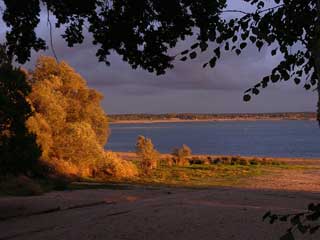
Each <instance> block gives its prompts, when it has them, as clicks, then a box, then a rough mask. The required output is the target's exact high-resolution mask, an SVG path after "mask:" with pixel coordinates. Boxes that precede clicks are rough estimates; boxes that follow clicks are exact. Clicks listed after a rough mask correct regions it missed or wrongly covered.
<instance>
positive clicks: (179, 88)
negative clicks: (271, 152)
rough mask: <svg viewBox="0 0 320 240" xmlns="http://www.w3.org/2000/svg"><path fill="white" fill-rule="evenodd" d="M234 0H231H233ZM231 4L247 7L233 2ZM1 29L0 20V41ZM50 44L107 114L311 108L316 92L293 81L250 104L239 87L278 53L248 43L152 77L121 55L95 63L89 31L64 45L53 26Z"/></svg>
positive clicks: (43, 32) (43, 31)
mask: <svg viewBox="0 0 320 240" xmlns="http://www.w3.org/2000/svg"><path fill="white" fill-rule="evenodd" d="M233 2H235V1H233ZM230 8H232V9H233V8H241V9H246V10H247V9H248V8H247V6H244V5H243V3H241V5H239V3H238V4H235V3H233V4H232V5H231V6H230ZM42 19H43V21H42V22H41V24H40V25H39V27H38V30H37V31H38V33H39V35H40V36H42V37H43V38H45V39H48V38H49V29H48V26H47V24H46V20H45V19H46V15H45V13H43V16H42ZM4 32H5V28H4V26H3V25H0V40H3V36H4ZM53 33H54V38H53V40H54V48H55V51H56V53H57V56H58V58H59V59H60V60H66V61H67V62H68V63H69V64H70V65H71V66H72V67H74V68H75V69H76V70H77V71H78V72H79V73H80V74H81V75H82V76H83V77H84V78H85V79H86V80H87V82H88V84H89V86H90V87H92V88H95V89H97V90H99V91H100V92H102V93H103V94H104V96H105V99H104V100H103V103H102V105H103V107H104V109H105V110H106V112H107V113H110V114H114V113H167V112H198V113H238V112H239V113H243V112H280V111H286V112H295V111H315V109H316V101H317V97H316V94H315V93H313V92H311V91H308V92H307V91H306V90H304V89H303V88H302V87H301V86H295V85H294V84H292V83H291V84H287V83H282V84H275V85H273V86H270V87H268V88H267V89H265V90H263V91H262V93H261V94H260V95H259V96H256V97H254V98H253V100H252V101H251V102H249V103H245V102H243V101H242V97H243V92H244V91H245V90H246V89H248V88H250V87H251V86H253V85H254V84H255V83H257V82H258V81H259V80H260V79H261V77H263V76H265V75H267V74H268V73H270V71H271V69H272V67H273V66H274V65H275V64H276V63H277V62H278V61H279V60H280V59H281V56H276V57H271V55H270V53H269V50H268V49H263V50H262V51H261V52H260V53H259V52H258V51H257V50H256V49H255V48H248V49H247V50H246V51H245V52H244V53H243V54H242V55H241V56H240V57H238V56H236V55H235V54H233V53H230V52H229V53H224V54H223V55H222V58H221V60H220V61H219V63H218V65H217V67H216V68H215V69H209V68H208V69H203V68H202V64H203V63H204V61H205V60H207V59H208V56H209V55H206V54H204V55H202V56H201V57H200V58H197V59H196V60H193V61H188V62H183V63H182V62H179V61H177V62H176V63H175V68H174V69H172V70H169V71H168V72H167V73H166V74H165V75H163V76H156V75H153V74H150V73H148V72H146V71H144V70H141V69H137V70H132V69H131V68H130V66H129V65H128V64H127V63H125V62H123V61H122V60H121V58H119V57H118V56H117V55H115V54H113V55H112V56H111V57H110V60H111V66H110V67H107V66H106V65H105V64H104V63H99V62H98V60H97V59H96V57H95V52H96V49H95V47H93V46H92V45H91V39H90V36H87V38H86V41H85V43H84V44H82V45H80V46H77V47H74V48H68V47H67V44H66V43H65V42H64V40H63V39H62V38H61V37H60V34H61V32H60V31H59V30H57V29H55V30H54V32H53ZM190 42H191V41H190V39H189V40H187V41H186V42H182V43H180V44H179V46H178V47H177V48H176V49H174V50H173V51H176V52H179V50H184V49H185V48H187V47H188V46H189V45H190ZM39 54H42V55H52V52H51V51H50V50H48V51H46V52H40V53H34V54H33V55H32V60H31V61H30V62H29V63H27V64H26V67H27V68H30V69H32V68H33V66H34V63H35V60H36V58H37V57H38V56H39Z"/></svg>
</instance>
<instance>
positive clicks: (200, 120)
mask: <svg viewBox="0 0 320 240" xmlns="http://www.w3.org/2000/svg"><path fill="white" fill-rule="evenodd" d="M238 121H241V122H255V121H316V119H315V118H314V119H311V118H310V119H284V118H261V119H258V118H247V119H243V118H238V119H235V118H232V119H191V120H186V119H165V120H115V121H110V124H152V123H188V122H190V123H191V122H238Z"/></svg>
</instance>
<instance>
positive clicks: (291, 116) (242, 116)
mask: <svg viewBox="0 0 320 240" xmlns="http://www.w3.org/2000/svg"><path fill="white" fill-rule="evenodd" d="M108 118H109V121H110V122H118V121H139V120H141V121H143V120H145V121H156V120H315V119H316V113H314V112H279V113H224V114H215V113H164V114H146V113H141V114H139V113H137V114H109V115H108Z"/></svg>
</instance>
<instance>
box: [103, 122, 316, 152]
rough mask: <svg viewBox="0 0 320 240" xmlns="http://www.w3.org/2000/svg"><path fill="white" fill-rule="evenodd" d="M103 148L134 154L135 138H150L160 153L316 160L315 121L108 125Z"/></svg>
mask: <svg viewBox="0 0 320 240" xmlns="http://www.w3.org/2000/svg"><path fill="white" fill-rule="evenodd" d="M110 128H111V136H110V138H109V141H108V143H107V145H106V149H111V150H113V151H134V150H135V143H136V139H137V137H138V136H139V135H143V136H146V137H149V138H151V139H152V141H153V143H154V145H155V147H156V148H157V149H158V150H159V151H160V152H163V153H166V152H171V151H172V149H173V148H174V147H177V146H181V145H182V144H186V145H188V146H189V147H191V149H192V151H193V153H195V154H218V155H220V154H222V155H244V156H266V157H297V158H300V157H301V158H320V146H319V145H320V141H319V140H320V128H319V127H318V124H317V122H316V121H225V122H181V123H146V124H111V125H110Z"/></svg>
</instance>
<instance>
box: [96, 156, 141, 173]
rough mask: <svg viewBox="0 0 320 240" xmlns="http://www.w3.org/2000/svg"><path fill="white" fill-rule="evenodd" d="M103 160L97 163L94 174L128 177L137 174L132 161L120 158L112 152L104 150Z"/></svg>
mask: <svg viewBox="0 0 320 240" xmlns="http://www.w3.org/2000/svg"><path fill="white" fill-rule="evenodd" d="M104 155H105V158H104V159H103V161H101V162H100V163H98V164H97V166H96V169H95V174H96V175H97V176H98V177H106V176H111V177H114V178H118V179H128V178H132V177H134V176H136V175H138V169H137V167H136V165H134V164H133V163H132V162H129V161H126V160H123V159H121V158H120V157H119V156H118V155H117V154H115V153H113V152H105V154H104Z"/></svg>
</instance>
